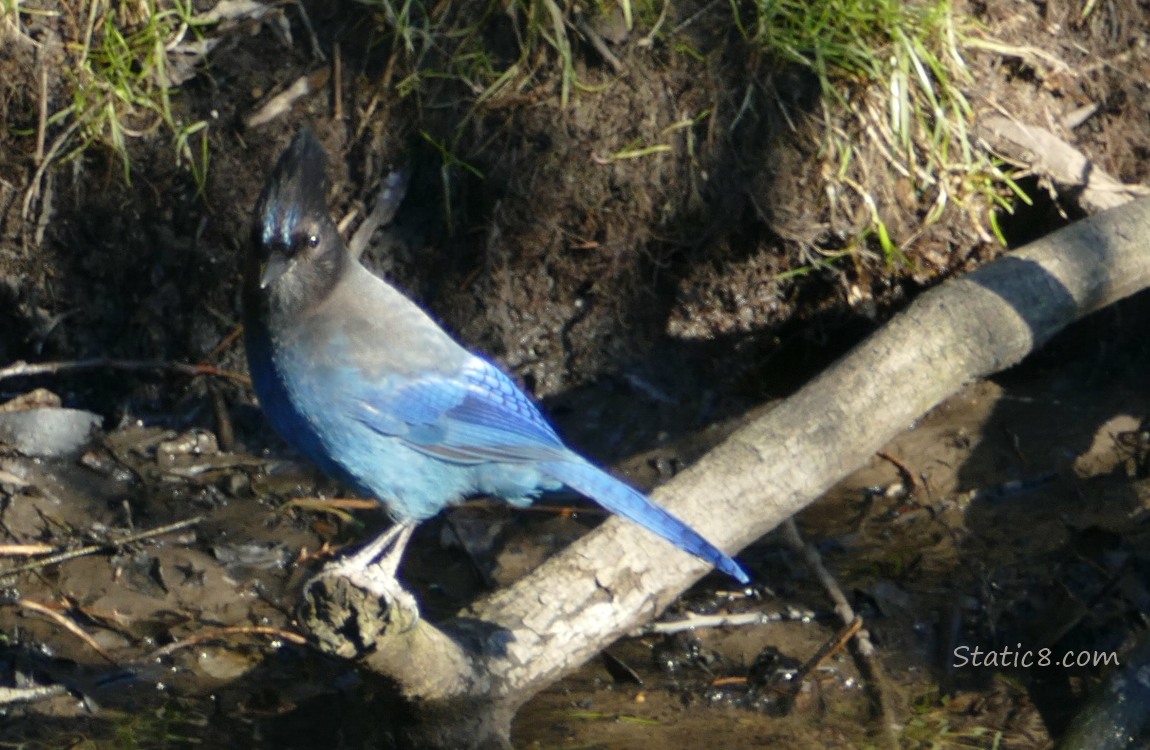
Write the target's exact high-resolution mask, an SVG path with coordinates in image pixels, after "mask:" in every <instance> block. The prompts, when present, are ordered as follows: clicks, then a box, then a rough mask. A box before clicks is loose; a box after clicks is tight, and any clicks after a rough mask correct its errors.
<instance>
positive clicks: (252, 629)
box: [146, 625, 307, 661]
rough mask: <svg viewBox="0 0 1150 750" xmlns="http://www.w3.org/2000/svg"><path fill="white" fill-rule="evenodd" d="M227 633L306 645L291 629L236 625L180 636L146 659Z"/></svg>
mask: <svg viewBox="0 0 1150 750" xmlns="http://www.w3.org/2000/svg"><path fill="white" fill-rule="evenodd" d="M229 635H268V636H272V637H273V638H282V639H283V640H285V641H289V642H291V643H294V644H295V645H297V646H306V645H307V638H305V637H304V636H302V635H300V634H299V633H296V632H295V631H292V630H284V629H283V628H273V627H270V626H267V625H237V626H235V627H228V628H216V629H215V630H207V631H204V632H202V633H196V634H195V635H191V636H188V637H187V638H182V639H180V640H178V641H176V642H175V643H169V644H168V645H167V646H163V647H161V648H158V649H156V650H155V651H153V652H152V653H150V654H148V656H147V657H146V661H153V660H155V659H159V658H160V657H161V656H170V655H171V654H173V653H175V652H176V651H179V650H180V649H182V648H187V647H188V646H195V645H196V644H197V643H203V642H204V641H211V640H215V639H217V638H223V637H225V636H229Z"/></svg>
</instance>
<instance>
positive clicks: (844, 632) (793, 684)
mask: <svg viewBox="0 0 1150 750" xmlns="http://www.w3.org/2000/svg"><path fill="white" fill-rule="evenodd" d="M860 630H862V618H861V617H856V618H855V619H853V620H851V621H850V622H849V623H847V624H846V625H845V626H843V627H842V628H839V632H837V633H835V637H834V638H832V639H830V640H829V641H827V642H826V643H824V644H823V645H822V646H820V647H819V650H818V651H816V652H815V653H814V655H813V656H811V658H809V659H807V660H806V662H804V663H803V665H802V666H801V667H799V668H798V669H797V670H796V671H795V674H794V676H793V677H792V678H791V681H790V687H789V688H788V690H787V699H788V700H794V699H795V698H796V697H798V694H799V691H800V690H801V689H802V687H803V680H805V679H806V676H807V675H809V674H810V673H811V672H813V671H815V670H816V669H818V668H819V665H820V664H822V663H823V662H824V661H826V660H827V659H829V658H830V657H831V656H832V655H834V654H837V653H838V652H840V651H842V650H843V648H844V647H845V646H846V645H847V643H849V642H850V639H851V638H853V637H854V636H855V635H857V634H858V632H859V631H860Z"/></svg>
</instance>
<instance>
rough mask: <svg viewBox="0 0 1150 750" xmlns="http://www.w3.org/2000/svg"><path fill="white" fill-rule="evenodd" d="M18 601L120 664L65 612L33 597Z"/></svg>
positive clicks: (107, 658) (102, 656)
mask: <svg viewBox="0 0 1150 750" xmlns="http://www.w3.org/2000/svg"><path fill="white" fill-rule="evenodd" d="M16 603H17V604H19V605H20V606H21V607H23V608H24V609H30V610H32V611H33V612H39V613H40V614H42V615H44V616H45V617H47V618H48V619H50V620H52V621H53V622H55V623H56V624H57V625H59V626H60V627H62V628H64V629H65V630H67V631H68V632H69V633H71V634H72V635H74V636H76V637H77V638H79V639H80V640H82V641H83V642H84V643H86V644H87V645H88V648H90V649H92V650H93V651H95V652H96V653H97V654H99V655H100V658H102V659H104V660H105V661H106V662H108V663H109V664H114V665H116V666H119V662H117V661H116V660H115V659H114V658H112V655H111V654H109V653H108V652H107V651H105V650H104V647H103V646H101V645H100V644H99V643H96V639H95V638H93V637H92V636H90V635H88V633H87V631H85V630H84V629H83V628H81V627H80V626H79V625H77V624H76V623H74V622H72V621H71V620H70V619H68V617H66V616H65V615H64V614H62V613H60V612H57V611H56V610H54V609H52V608H51V607H49V606H47V605H46V604H40V603H39V602H34V601H32V600H31V599H20V600H18V601H17V602H16Z"/></svg>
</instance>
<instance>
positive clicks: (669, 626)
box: [632, 612, 815, 636]
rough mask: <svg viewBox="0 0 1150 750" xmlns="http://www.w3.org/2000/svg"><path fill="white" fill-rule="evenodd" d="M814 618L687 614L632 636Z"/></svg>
mask: <svg viewBox="0 0 1150 750" xmlns="http://www.w3.org/2000/svg"><path fill="white" fill-rule="evenodd" d="M814 617H815V613H814V612H796V613H793V615H792V613H789V612H788V613H783V612H739V613H737V614H724V615H696V614H694V613H688V614H687V616H686V617H685V618H683V619H681V620H672V621H670V622H653V623H651V624H649V625H644V626H643V627H642V628H639V629H638V630H636V631H634V632H633V633H632V635H635V636H639V635H654V634H661V635H667V634H671V633H682V632H683V631H685V630H697V629H698V628H725V627H736V626H741V625H766V624H768V623H772V622H779V621H781V620H791V619H797V620H806V619H814Z"/></svg>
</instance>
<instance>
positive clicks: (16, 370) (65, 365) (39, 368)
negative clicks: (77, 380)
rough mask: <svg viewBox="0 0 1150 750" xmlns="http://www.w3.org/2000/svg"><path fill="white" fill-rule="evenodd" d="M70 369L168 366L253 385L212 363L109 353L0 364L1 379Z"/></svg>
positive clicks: (148, 368)
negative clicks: (68, 359) (115, 357)
mask: <svg viewBox="0 0 1150 750" xmlns="http://www.w3.org/2000/svg"><path fill="white" fill-rule="evenodd" d="M68 370H130V371H150V370H168V371H170V372H175V373H179V374H180V375H187V376H188V377H193V378H194V377H196V376H198V375H211V376H213V377H218V378H227V379H228V380H234V381H235V382H237V383H242V384H244V385H251V382H252V381H251V378H249V377H248V376H246V375H241V374H239V373H238V372H231V371H230V370H221V369H220V368H218V367H212V366H211V365H187V364H184V363H182V362H161V361H159V360H147V359H112V358H110V357H97V358H94V359H77V360H72V361H65V362H34V363H29V362H25V361H23V360H20V361H18V362H15V363H14V364H11V365H9V366H8V367H0V380H7V379H9V378H19V377H28V376H31V375H55V374H56V373H59V372H66V371H68Z"/></svg>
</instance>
